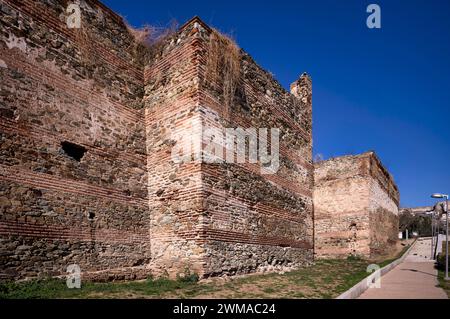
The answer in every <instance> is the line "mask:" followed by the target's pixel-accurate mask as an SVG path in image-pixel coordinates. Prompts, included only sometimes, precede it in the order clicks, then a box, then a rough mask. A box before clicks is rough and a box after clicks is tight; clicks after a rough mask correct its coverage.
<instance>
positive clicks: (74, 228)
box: [0, 0, 150, 279]
mask: <svg viewBox="0 0 450 319" xmlns="http://www.w3.org/2000/svg"><path fill="white" fill-rule="evenodd" d="M66 5H67V2H66V1H57V0H46V1H32V0H23V1H10V0H2V1H0V11H1V14H0V29H1V33H0V65H1V67H0V78H1V94H0V117H1V119H0V249H1V252H0V276H1V277H2V278H25V277H34V276H37V275H60V274H64V273H65V272H66V267H67V266H68V265H69V264H78V265H80V267H81V269H82V270H83V271H84V272H85V273H86V276H92V277H96V278H97V277H100V276H103V277H104V276H109V277H111V276H113V277H114V271H110V272H109V274H108V275H104V274H103V273H102V271H104V270H106V269H109V270H113V269H118V273H119V278H123V276H124V274H127V275H129V277H130V278H134V276H136V273H138V272H139V266H144V265H146V264H148V263H149V261H150V238H149V232H148V229H149V210H148V196H147V171H146V169H145V163H146V148H145V130H144V116H143V103H142V97H143V66H142V65H140V64H139V63H138V61H137V60H136V59H135V58H134V52H133V49H135V47H136V44H135V43H134V39H133V37H132V36H131V35H130V34H129V32H128V30H127V28H126V26H125V24H124V23H123V22H122V19H121V18H119V17H118V16H117V15H116V14H114V13H112V12H110V11H109V10H108V9H106V8H105V7H103V6H102V5H101V4H100V3H99V2H97V1H81V9H82V12H83V16H82V28H81V29H69V28H67V25H66V23H65V10H66ZM63 142H69V143H73V144H76V145H78V146H81V147H83V148H84V150H85V154H84V156H83V157H82V158H81V159H80V161H77V160H76V159H74V158H71V157H70V156H68V155H67V153H66V152H65V151H64V150H63V148H62V143H63ZM135 268H136V269H137V270H135ZM123 269H128V270H127V271H123ZM96 272H100V273H96ZM109 277H106V279H107V278H109Z"/></svg>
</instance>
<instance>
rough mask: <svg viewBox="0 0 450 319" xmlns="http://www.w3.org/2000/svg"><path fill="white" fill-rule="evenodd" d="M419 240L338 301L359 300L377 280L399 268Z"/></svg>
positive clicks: (345, 293) (341, 295) (341, 296)
mask: <svg viewBox="0 0 450 319" xmlns="http://www.w3.org/2000/svg"><path fill="white" fill-rule="evenodd" d="M417 241H418V240H417V239H416V240H415V241H414V242H413V243H412V245H411V247H409V248H408V250H407V251H405V253H404V254H403V255H402V256H401V257H400V258H398V259H396V260H394V261H393V262H391V263H390V264H388V265H386V266H384V267H383V268H381V269H380V270H378V271H375V272H373V273H372V274H370V275H369V276H367V277H366V278H364V279H363V280H361V281H360V282H358V283H357V284H356V285H354V286H353V287H352V288H350V289H349V290H347V291H345V292H344V293H342V294H340V295H339V296H338V297H336V299H356V298H358V297H359V296H360V295H361V294H362V293H363V292H364V291H366V290H367V289H368V288H369V284H370V283H373V282H375V279H376V278H377V277H378V278H381V276H383V275H385V274H387V273H388V272H389V271H391V270H392V269H394V268H395V267H396V266H398V265H399V264H400V263H401V262H403V260H405V258H406V256H408V254H409V252H410V251H411V249H412V248H413V247H414V246H415V245H416V243H417Z"/></svg>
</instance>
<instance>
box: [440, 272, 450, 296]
mask: <svg viewBox="0 0 450 319" xmlns="http://www.w3.org/2000/svg"><path fill="white" fill-rule="evenodd" d="M444 278H445V271H444V270H439V271H438V280H439V287H441V288H442V289H444V291H445V292H446V293H447V296H448V298H450V281H449V280H445V279H444Z"/></svg>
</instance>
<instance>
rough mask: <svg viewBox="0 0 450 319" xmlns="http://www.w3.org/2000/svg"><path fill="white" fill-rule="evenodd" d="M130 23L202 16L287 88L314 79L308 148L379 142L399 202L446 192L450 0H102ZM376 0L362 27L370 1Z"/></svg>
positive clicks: (417, 202) (420, 201)
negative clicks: (303, 77)
mask: <svg viewBox="0 0 450 319" xmlns="http://www.w3.org/2000/svg"><path fill="white" fill-rule="evenodd" d="M103 2H104V3H105V4H106V5H108V6H109V7H110V8H112V9H113V10H114V11H116V12H118V13H120V14H121V15H122V16H124V17H125V18H126V19H127V20H128V21H129V22H130V23H131V24H132V25H134V26H140V25H143V24H145V23H149V24H152V25H160V26H164V25H166V24H168V22H169V21H170V20H171V19H175V20H176V21H178V22H179V23H180V24H183V23H184V22H185V21H187V20H188V19H190V18H191V17H193V16H195V15H198V16H200V18H202V19H203V20H204V21H205V22H206V23H208V24H210V25H212V26H214V27H216V28H217V29H219V30H221V31H222V32H225V33H228V34H232V35H233V36H234V38H235V39H236V40H237V42H238V44H239V45H240V46H241V47H242V48H243V49H244V50H246V51H247V52H248V53H250V54H251V55H252V56H253V57H254V58H255V60H256V61H257V62H258V63H259V64H260V65H261V66H262V67H264V68H265V69H267V70H269V71H271V72H272V73H273V74H274V75H275V77H276V79H277V80H278V81H279V82H280V83H281V84H282V85H283V86H284V87H285V88H288V87H289V84H290V83H291V82H293V81H294V80H296V78H297V77H298V76H299V75H300V74H301V73H302V72H304V71H306V72H308V73H309V74H310V75H311V77H312V79H313V117H314V132H313V134H314V154H318V153H320V154H323V156H324V158H329V157H331V156H338V155H343V154H357V153H361V152H364V151H367V150H375V151H376V152H377V153H378V155H379V157H380V158H381V160H382V161H383V163H384V164H385V166H386V167H387V168H388V170H389V171H390V172H391V173H392V174H393V176H394V179H395V181H396V182H397V184H398V186H399V188H400V192H401V205H402V206H403V207H407V206H422V205H430V204H433V203H434V202H435V201H434V200H432V199H430V198H429V195H430V194H431V193H432V192H447V193H449V192H450V173H449V165H450V147H449V146H450V125H449V124H450V1H448V0H434V1H425V0H421V1H414V0H411V1H398V0H389V1H377V0H373V1H361V0H345V1H343V0H342V1H336V0H318V1H302V0H295V1H282V0H278V1H273V2H265V1H243V0H240V1H233V0H228V1H220V2H219V1H212V0H209V1H204V0H196V1H186V0H184V1H176V0H171V1H123V0H103ZM370 3H377V4H379V5H380V7H381V21H382V22H381V23H382V25H381V26H382V28H381V29H378V30H376V29H368V28H367V27H366V24H365V21H366V18H367V16H368V14H367V13H366V7H367V5H368V4H370Z"/></svg>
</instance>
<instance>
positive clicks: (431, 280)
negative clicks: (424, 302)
mask: <svg viewBox="0 0 450 319" xmlns="http://www.w3.org/2000/svg"><path fill="white" fill-rule="evenodd" d="M430 244H431V240H430V239H423V240H419V241H418V242H417V243H416V244H415V245H414V247H413V249H412V250H411V251H410V252H409V254H408V256H407V257H406V258H405V260H404V261H403V262H402V263H401V264H399V265H398V266H397V267H395V268H394V269H392V270H391V271H390V272H388V273H387V274H386V275H384V276H383V277H381V288H369V289H367V290H366V291H365V292H364V293H363V294H362V295H361V296H360V297H359V298H360V299H447V294H446V293H445V291H444V290H443V289H441V288H438V287H436V285H437V284H438V280H437V270H436V269H434V261H431V260H430V254H431V247H430Z"/></svg>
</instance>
